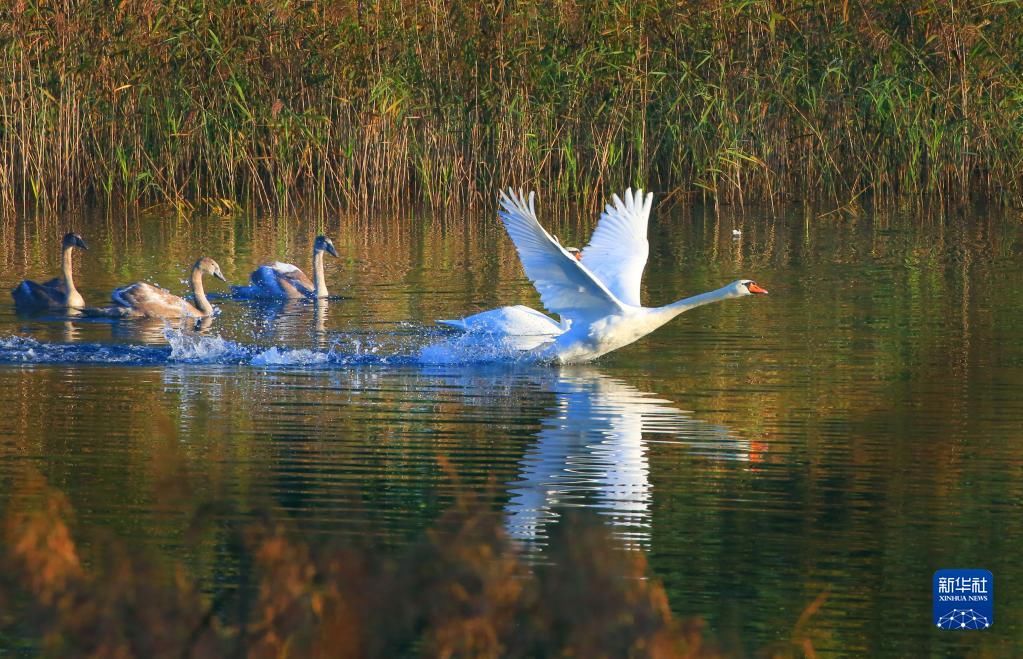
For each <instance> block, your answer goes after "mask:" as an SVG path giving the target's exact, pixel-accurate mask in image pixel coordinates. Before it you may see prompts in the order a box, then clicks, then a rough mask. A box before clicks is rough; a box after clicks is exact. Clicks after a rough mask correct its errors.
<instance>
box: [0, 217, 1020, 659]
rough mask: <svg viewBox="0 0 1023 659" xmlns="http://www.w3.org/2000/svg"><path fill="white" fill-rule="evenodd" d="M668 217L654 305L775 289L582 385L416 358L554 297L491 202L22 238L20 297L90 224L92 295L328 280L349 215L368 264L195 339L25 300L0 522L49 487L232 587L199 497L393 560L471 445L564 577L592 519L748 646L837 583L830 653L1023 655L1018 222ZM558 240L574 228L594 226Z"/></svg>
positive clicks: (36, 225) (38, 224)
mask: <svg viewBox="0 0 1023 659" xmlns="http://www.w3.org/2000/svg"><path fill="white" fill-rule="evenodd" d="M541 212H542V204H541ZM655 214H656V218H655V220H654V221H653V222H652V226H651V244H652V250H651V257H650V262H649V264H648V266H647V271H646V273H647V274H646V279H645V284H644V291H643V297H644V301H645V302H647V303H653V304H662V303H666V302H669V301H672V300H674V299H676V298H679V297H685V296H688V295H692V294H695V293H698V292H702V291H704V290H709V289H713V288H717V287H719V286H721V285H723V284H725V283H728V282H729V281H732V280H734V279H737V278H739V277H741V276H744V277H751V278H753V279H756V280H757V281H758V282H760V283H761V284H762V285H763V286H765V287H766V288H768V289H769V290H770V295H769V296H768V297H766V298H743V299H740V300H731V301H727V302H723V303H721V304H716V305H711V306H708V307H703V308H700V309H697V310H694V311H692V312H690V313H687V314H684V315H683V316H681V317H679V318H678V319H677V320H675V321H674V322H672V323H671V324H669V325H668V326H666V327H664V328H662V329H661V330H659V331H657V332H656V333H654V334H653V335H651V336H648V337H646V338H645V339H642V340H641V341H639V342H638V343H636V344H634V345H632V346H630V347H627V348H625V349H622V350H620V351H619V352H617V353H613V354H611V355H608V356H606V357H604V358H602V359H600V360H598V361H597V362H595V363H593V364H590V365H586V366H576V367H566V368H557V367H554V366H545V365H535V364H528V363H509V362H507V361H500V360H498V361H497V362H496V363H484V362H485V361H486V360H473V359H472V357H473V353H472V351H467V352H465V353H462V354H457V355H454V357H453V361H454V362H455V363H448V364H443V363H441V364H436V363H434V364H424V363H423V362H422V361H421V360H420V359H419V358H418V355H419V350H420V349H421V348H422V347H423V346H425V345H428V344H430V343H433V342H436V341H438V340H443V339H444V338H445V337H447V336H448V334H446V333H445V332H444V331H442V330H440V329H438V328H437V327H436V326H435V325H434V324H433V320H434V319H437V318H453V317H460V316H462V315H466V314H468V313H472V312H475V311H479V310H482V309H486V308H490V307H494V306H500V305H505V304H514V303H523V304H530V305H533V306H538V301H537V297H536V295H535V293H534V292H533V290H532V288H531V286H530V285H529V282H528V281H526V280H525V279H524V277H523V275H522V272H521V268H520V266H519V263H518V259H517V257H516V254H515V252H514V249H513V247H512V245H511V243H510V241H509V240H508V238H507V236H506V235H505V234H504V231H503V229H502V228H501V226H500V224H499V223H498V222H497V220H496V219H494V218H493V217H491V216H490V215H489V214H488V213H484V212H482V211H480V212H458V213H454V212H452V213H450V214H444V213H442V214H439V215H431V214H421V213H416V212H411V211H410V212H408V213H407V214H405V215H404V216H400V217H393V216H390V215H388V216H385V217H376V216H372V217H368V218H365V217H364V218H359V219H348V218H346V219H339V218H336V217H330V218H326V219H323V218H321V219H319V220H317V219H313V218H287V219H263V220H259V219H254V218H251V217H248V216H241V217H232V218H218V217H214V218H191V217H176V216H174V215H165V214H160V213H143V214H140V215H131V216H129V217H126V216H124V215H97V216H89V217H80V216H68V217H58V218H36V219H31V220H29V219H22V220H20V221H17V222H12V223H9V224H7V225H3V226H2V228H0V234H2V235H0V238H2V242H3V245H4V247H5V249H4V250H3V252H2V253H0V284H2V285H3V288H4V289H8V288H10V287H11V286H13V285H14V284H15V283H16V282H17V281H18V280H20V279H22V278H23V277H24V276H25V275H26V274H27V275H29V276H31V277H32V278H34V279H44V278H49V277H50V276H53V275H55V274H56V273H57V270H58V265H59V258H58V254H57V253H56V245H57V242H58V240H59V237H60V235H62V233H63V232H64V231H66V230H69V229H74V230H77V231H79V232H80V233H81V234H82V235H83V236H84V237H85V239H86V241H87V242H88V244H89V247H90V250H89V251H88V252H85V253H81V254H79V255H78V256H77V265H76V271H77V282H78V286H79V289H80V290H81V292H82V294H83V295H84V296H85V298H86V301H87V302H88V303H90V304H100V303H102V302H104V301H105V300H106V299H107V297H108V295H109V291H110V290H111V289H112V288H113V287H114V286H115V285H119V284H123V283H128V282H132V281H137V280H148V281H153V282H157V283H159V284H161V285H163V286H166V287H168V288H170V289H172V290H173V291H175V292H177V293H184V292H185V291H186V285H185V284H184V283H183V282H184V281H185V279H186V277H187V268H188V266H190V265H191V263H192V262H194V261H195V259H196V258H197V257H198V256H199V255H203V254H206V255H209V256H212V257H213V258H215V259H216V260H217V261H218V262H219V263H220V265H221V267H222V268H223V270H224V273H225V274H226V275H227V277H228V279H229V280H230V281H231V282H232V283H237V284H241V283H244V281H245V279H246V278H247V275H248V272H249V271H250V270H251V269H252V267H253V266H254V265H256V264H258V263H260V262H263V261H265V260H272V259H282V260H287V261H291V262H294V263H296V264H297V265H299V266H300V267H303V268H308V266H309V263H308V261H309V254H308V252H309V248H310V247H309V246H310V245H311V243H312V239H313V237H314V236H315V235H316V233H317V231H318V230H320V229H322V230H325V231H326V232H327V233H328V234H329V235H331V236H332V237H333V239H334V243H335V245H336V247H337V249H338V251H339V252H340V255H341V257H340V258H339V259H336V260H331V259H329V257H328V263H327V278H328V282H329V286H330V288H331V292H332V293H333V294H335V295H336V296H338V297H337V298H335V299H331V300H330V301H329V302H327V303H326V304H320V305H315V304H311V303H303V302H300V303H293V304H253V303H245V302H239V301H233V300H229V299H215V300H214V304H215V305H216V306H218V307H219V309H220V312H221V313H220V314H219V316H217V318H216V319H215V320H214V321H213V323H212V324H211V325H210V326H209V327H206V328H200V330H199V331H193V330H192V329H190V328H187V327H186V328H183V329H182V328H171V327H166V326H164V325H163V324H162V323H151V322H140V321H122V322H112V321H107V320H80V319H70V320H69V319H64V318H60V317H55V316H53V315H44V316H37V317H32V316H19V315H17V314H16V313H15V311H14V308H13V304H9V302H10V299H9V298H8V300H7V302H5V303H0V409H2V410H3V414H2V415H0V483H2V485H3V487H2V488H0V508H9V509H10V508H15V507H17V506H19V505H21V504H23V503H24V500H25V499H27V498H32V497H34V496H37V492H36V490H34V489H33V488H32V487H31V486H26V483H31V482H34V481H33V480H32V477H31V476H30V474H42V475H43V476H44V477H45V480H46V482H47V483H48V484H49V485H51V486H53V487H55V488H58V489H60V490H61V491H63V492H64V493H65V494H66V495H67V497H68V500H69V501H70V503H71V505H72V506H73V508H74V510H75V520H76V525H77V528H80V529H81V528H89V527H97V528H102V529H104V530H106V531H110V532H112V533H114V534H115V535H117V536H119V537H121V538H124V539H126V541H127V542H128V543H129V544H138V545H140V546H146V547H149V548H155V549H156V550H158V551H161V552H165V553H166V554H168V555H172V556H175V557H178V558H181V559H184V560H188V561H190V562H192V563H194V564H198V565H200V566H206V568H207V569H213V567H212V566H214V565H215V564H216V563H218V562H228V563H229V562H230V557H229V556H224V555H219V554H217V553H216V551H214V550H212V549H210V548H209V547H208V546H205V545H203V546H200V547H195V546H192V545H191V544H190V543H189V542H188V541H187V539H186V532H187V529H188V527H189V524H190V520H191V516H192V514H193V513H194V511H195V510H196V508H197V507H198V506H199V505H200V504H202V503H205V502H210V501H220V502H227V503H228V504H230V509H231V510H235V511H239V512H238V513H237V514H238V515H243V514H244V511H249V510H253V509H265V508H269V509H271V510H273V511H275V512H277V513H281V514H284V513H286V514H287V515H289V516H290V517H291V518H292V519H294V520H295V521H296V523H297V524H299V525H300V526H302V527H303V528H307V529H311V530H314V531H316V532H319V533H324V534H327V535H332V536H352V537H373V538H374V539H375V540H377V541H380V542H382V543H383V544H384V545H385V546H395V547H397V546H401V545H403V544H405V543H408V542H409V541H410V540H411V539H413V538H415V537H417V536H418V535H419V534H420V533H421V532H422V530H423V529H424V528H426V527H428V526H429V525H430V524H431V523H432V522H433V521H434V520H435V518H436V517H437V515H438V514H439V512H440V511H441V510H443V509H444V508H445V507H446V506H447V505H448V504H450V503H451V502H452V500H453V497H454V496H455V490H456V489H457V487H459V486H458V485H456V484H455V483H454V482H453V480H452V478H451V475H450V474H449V473H446V472H445V470H444V469H443V468H442V467H441V466H440V464H439V461H438V458H439V457H444V458H446V459H447V460H448V461H450V464H451V465H452V468H453V470H454V472H456V473H457V474H458V478H459V479H460V481H461V483H462V484H463V485H462V486H465V485H468V486H471V487H474V488H476V487H477V486H487V484H490V485H489V486H488V487H481V488H480V489H481V490H483V491H487V492H490V494H489V495H487V496H489V497H490V499H489V500H492V505H493V506H494V507H495V508H496V509H498V510H501V511H502V514H503V516H504V519H505V526H506V528H507V531H508V533H509V534H510V535H511V536H512V537H514V538H516V539H518V540H520V541H521V542H522V544H523V547H524V550H525V551H526V552H528V553H529V555H530V556H533V557H535V560H542V557H543V554H544V552H545V551H546V548H547V547H548V545H549V543H550V542H551V541H552V540H551V538H552V537H555V536H552V535H551V534H550V529H551V527H552V525H553V524H555V523H557V521H558V519H559V518H560V517H561V516H563V515H564V514H565V513H566V512H567V511H569V510H575V509H580V508H582V509H588V510H591V511H594V512H595V513H596V515H597V518H598V519H600V520H601V523H603V524H606V525H607V526H608V528H610V529H611V530H612V531H613V533H614V535H615V536H617V537H619V538H620V539H621V541H622V542H624V543H626V544H628V545H630V546H632V547H634V548H636V550H638V551H643V552H646V554H647V556H648V558H649V561H650V564H651V567H652V569H653V572H654V573H655V575H656V576H657V577H659V578H660V579H662V580H663V582H664V583H665V586H666V588H667V590H668V594H669V597H670V600H671V605H672V608H673V610H674V611H675V612H676V613H677V614H679V615H681V616H700V617H703V618H704V619H706V620H707V622H708V623H709V628H710V630H711V633H712V635H713V636H714V637H715V638H717V639H718V640H719V641H720V642H722V643H723V644H725V646H726V648H728V649H730V650H732V651H734V652H740V653H752V652H753V651H754V650H756V649H757V648H763V647H765V646H768V645H770V644H772V643H777V642H784V641H785V640H786V639H788V638H789V635H790V634H791V633H792V629H793V626H794V625H795V624H796V622H797V619H798V618H799V615H800V614H801V613H802V612H803V610H804V609H805V608H806V607H807V606H808V605H809V604H810V603H811V602H813V601H814V600H815V599H816V598H817V597H818V596H819V595H821V594H822V593H827V599H826V600H825V603H824V605H823V607H822V608H821V609H820V610H819V611H818V612H817V613H816V614H815V615H814V616H813V617H812V618H811V619H810V621H809V622H808V623H807V630H808V632H807V633H808V635H809V636H810V638H812V640H813V643H814V647H815V648H816V650H817V651H818V652H822V653H836V654H843V655H853V656H867V655H873V656H876V655H890V656H921V655H935V656H944V655H959V654H969V653H974V652H987V653H989V654H990V655H991V656H998V655H1002V656H1004V655H1008V654H1018V653H1020V652H1021V651H1023V624H1021V616H1023V598H1020V597H1019V596H1018V595H1017V594H1018V593H1020V592H1023V561H1021V559H1020V557H1019V548H1020V547H1023V516H1021V513H1023V423H1021V419H1023V390H1021V387H1023V341H1021V340H1020V329H1021V328H1023V224H1021V222H1020V219H1019V217H1018V216H1014V215H1010V216H1005V215H999V214H994V215H992V214H988V213H977V214H975V215H967V216H951V217H939V218H934V217H926V218H921V217H916V216H900V215H883V216H878V215H869V214H863V215H862V216H860V217H855V218H839V217H837V216H828V217H824V218H816V217H814V216H813V215H812V214H811V215H803V214H800V213H793V214H787V215H785V216H783V217H774V216H773V215H772V214H771V213H766V212H750V213H747V214H742V213H734V214H730V215H727V216H725V217H721V218H719V219H715V217H714V216H713V215H712V214H709V213H704V212H702V211H694V212H689V211H685V212H675V213H667V212H663V211H662V212H658V211H657V210H656V209H655ZM734 227H741V228H742V231H743V234H742V237H741V238H740V239H738V240H734V239H733V238H732V235H731V230H732V228H734ZM553 228H554V230H555V232H556V233H558V234H559V235H560V236H561V239H562V242H563V243H565V244H580V243H584V242H585V240H583V239H582V238H580V236H586V235H587V234H588V226H587V223H586V222H585V221H583V220H579V219H569V220H565V221H563V222H562V223H560V224H557V225H555V226H554V227H553ZM208 290H209V291H210V292H212V293H224V292H226V288H225V287H224V286H223V284H221V283H220V282H216V281H213V282H211V283H209V284H208ZM5 295H6V293H5ZM474 361H475V362H476V363H469V362H474ZM229 521H231V520H229V519H228V520H225V523H226V522H229ZM220 551H222V550H220ZM946 567H981V568H987V569H990V570H991V571H992V572H993V573H994V576H995V580H996V609H995V615H996V620H995V624H994V626H993V628H992V629H990V630H988V631H985V632H974V633H961V634H956V633H951V632H943V631H939V630H936V629H935V628H933V625H932V623H931V575H932V574H933V572H934V570H936V569H939V568H946Z"/></svg>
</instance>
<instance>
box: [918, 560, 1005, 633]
mask: <svg viewBox="0 0 1023 659" xmlns="http://www.w3.org/2000/svg"><path fill="white" fill-rule="evenodd" d="M933 586H934V593H933V594H934V625H935V626H936V627H938V628H939V629H950V630H958V631H968V630H973V629H987V628H988V627H990V626H991V625H993V624H994V622H995V605H994V602H995V578H994V576H992V574H991V572H990V571H989V570H980V569H953V570H938V571H937V572H935V573H934V584H933Z"/></svg>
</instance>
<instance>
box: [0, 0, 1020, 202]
mask: <svg viewBox="0 0 1023 659" xmlns="http://www.w3.org/2000/svg"><path fill="white" fill-rule="evenodd" d="M1020 24H1023V6H1021V4H1020V3H1011V2H1005V3H979V2H967V3H952V2H950V1H940V0H927V1H920V0H918V1H915V2H898V3H897V2H879V3H849V2H847V1H842V2H825V1H824V0H812V1H811V2H794V1H792V0H700V1H697V2H691V3H677V2H674V1H669V0H640V1H639V2H634V3H579V2H574V1H570V0H555V1H553V2H550V1H547V2H537V1H535V0H524V1H521V2H506V3H483V2H470V1H469V0H424V1H423V2H417V3H407V2H401V1H400V0H379V1H377V2H365V1H364V0H316V1H313V2H302V3H296V2H292V1H290V0H254V1H253V2H247V1H242V0H221V1H218V2H213V1H212V0H188V1H185V0H171V1H168V2H157V1H156V0H125V1H123V2H114V1H112V0H13V1H12V2H8V3H5V4H4V6H3V7H2V8H0V149H2V152H0V208H3V209H4V210H5V211H7V212H10V211H13V210H15V209H16V208H17V207H19V206H20V205H32V204H37V205H42V206H46V207H51V208H58V207H61V206H66V205H73V204H79V203H83V202H87V201H90V200H101V199H103V198H104V197H105V198H112V197H115V196H116V197H118V198H122V199H125V200H127V201H129V202H133V203H135V202H138V203H150V202H158V201H169V202H173V203H177V204H184V203H191V204H195V203H205V202H207V201H210V200H213V201H217V200H221V199H229V200H238V201H243V202H250V203H253V204H256V205H258V206H262V207H265V208H268V209H283V208H287V207H289V206H291V205H294V204H297V203H302V202H307V201H315V202H318V203H321V204H325V205H353V204H354V205H364V204H368V203H371V202H374V203H380V202H398V201H426V202H429V203H432V204H447V203H460V204H469V203H473V202H475V201H479V200H487V201H488V202H489V201H490V200H492V199H493V196H494V189H495V188H496V187H498V186H501V185H505V184H514V185H523V186H536V187H539V188H540V189H542V190H545V191H546V192H547V193H548V194H551V193H554V194H557V195H561V196H565V197H568V196H571V197H573V198H575V199H577V200H580V201H582V203H584V204H586V205H589V206H594V205H596V204H597V203H599V200H600V199H602V198H603V196H604V194H605V193H606V191H607V190H608V189H615V188H621V187H624V186H625V185H627V184H644V185H646V186H648V187H651V186H652V187H656V188H657V189H659V190H660V191H662V192H663V193H666V194H669V195H671V196H673V197H674V198H676V199H682V200H686V199H692V198H704V199H707V200H714V201H718V202H732V203H745V202H748V201H771V202H775V201H783V200H786V199H791V198H797V199H828V200H832V199H836V200H840V201H849V200H854V199H857V198H859V197H860V196H862V195H865V194H870V195H873V196H874V197H875V198H881V199H886V200H893V201H897V200H900V199H920V198H923V197H925V196H933V197H938V198H940V199H942V200H947V201H965V200H967V199H971V198H974V199H976V198H983V199H989V200H995V201H998V202H1003V203H1014V204H1018V203H1020V201H1021V200H1023V186H1021V176H1020V163H1021V162H1023V82H1021V76H1023V33H1021V32H1020V31H1019V30H1018V29H1015V26H1018V25H1020Z"/></svg>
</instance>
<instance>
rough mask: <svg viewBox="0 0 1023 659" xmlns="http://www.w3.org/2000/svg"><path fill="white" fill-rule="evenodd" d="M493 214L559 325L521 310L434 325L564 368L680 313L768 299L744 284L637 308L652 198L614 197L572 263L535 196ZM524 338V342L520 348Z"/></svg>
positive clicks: (510, 194)
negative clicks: (540, 216) (536, 354)
mask: <svg viewBox="0 0 1023 659" xmlns="http://www.w3.org/2000/svg"><path fill="white" fill-rule="evenodd" d="M500 201H501V208H502V210H501V211H500V212H499V213H498V215H499V216H500V217H501V220H502V221H503V222H504V226H505V229H507V231H508V235H509V236H510V237H511V239H512V242H514V243H515V248H516V249H517V250H518V253H519V258H520V259H521V260H522V266H523V268H524V269H525V271H526V276H527V277H529V279H530V280H531V281H532V282H533V285H534V286H535V287H536V290H537V291H539V293H540V301H541V302H542V303H543V305H544V307H546V308H547V309H548V310H549V311H551V312H553V313H557V314H559V315H560V316H561V318H562V321H561V322H560V323H559V322H557V321H555V320H554V319H553V318H550V317H548V316H545V315H544V314H541V313H540V312H538V311H533V310H531V309H530V310H528V313H527V312H526V311H524V310H525V309H526V308H525V307H504V308H502V309H495V310H492V311H485V312H483V313H479V314H476V315H474V316H469V317H468V318H463V319H461V320H459V321H450V320H449V321H440V322H442V323H444V324H446V325H451V326H455V327H459V328H460V329H463V330H465V331H469V332H480V333H481V334H486V335H491V336H494V337H495V338H498V339H500V340H512V344H513V345H515V347H517V348H519V349H524V350H534V349H540V351H541V356H542V357H543V358H548V359H556V360H557V361H560V362H562V363H572V362H585V361H589V360H592V359H596V358H597V357H600V356H601V355H606V354H607V353H609V352H611V351H612V350H617V349H618V348H621V347H622V346H626V345H628V344H630V343H632V342H633V341H636V340H637V339H640V338H642V337H644V336H646V335H647V334H649V333H651V332H653V331H654V330H656V329H657V328H659V327H660V326H661V325H664V324H665V323H667V322H668V321H670V320H671V319H672V318H674V317H675V316H678V315H679V314H681V313H684V312H686V311H689V310H690V309H694V308H696V307H699V306H702V305H704V304H710V303H711V302H718V301H719V300H727V299H729V298H733V297H742V296H745V295H766V294H767V291H766V290H765V289H763V288H761V287H760V286H759V285H757V283H756V282H754V281H752V280H750V279H739V280H737V281H734V282H732V283H731V284H728V285H727V286H724V287H722V288H719V289H718V290H716V291H711V292H709V293H703V294H701V295H696V296H693V297H689V298H686V299H684V300H679V301H678V302H675V303H673V304H668V305H665V306H663V307H655V308H650V307H643V306H641V304H640V299H639V293H640V282H641V281H642V278H643V268H644V267H645V266H646V260H647V255H648V254H649V251H650V246H649V244H648V243H647V237H646V233H647V222H648V220H649V218H650V206H651V204H652V203H653V194H652V193H651V194H648V195H647V196H646V198H645V199H644V198H643V191H642V190H637V191H636V192H635V193H633V192H632V190H631V189H630V190H627V191H626V192H625V195H624V200H622V199H620V198H619V197H618V195H614V196H613V197H612V201H613V204H608V205H607V206H606V207H605V209H604V212H603V213H602V214H601V216H600V222H598V223H597V228H596V230H595V231H594V232H593V237H592V238H591V239H590V244H589V245H587V246H586V247H585V248H583V250H582V258H581V259H577V258H576V257H575V256H574V255H573V254H571V253H569V252H568V251H567V250H566V249H565V248H564V247H562V246H561V245H560V244H559V243H558V241H557V240H556V239H554V238H553V237H552V236H551V235H550V234H549V233H547V232H546V231H545V230H544V228H543V227H542V226H540V222H539V221H538V220H537V219H536V211H535V208H534V203H533V202H534V193H532V192H530V193H529V198H528V201H527V200H526V198H525V196H524V195H523V194H522V192H521V191H520V192H519V193H518V194H516V193H515V192H514V191H513V190H511V189H509V190H508V191H507V193H505V192H502V193H501V199H500ZM523 337H526V338H527V340H522V339H523Z"/></svg>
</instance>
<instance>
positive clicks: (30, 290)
mask: <svg viewBox="0 0 1023 659" xmlns="http://www.w3.org/2000/svg"><path fill="white" fill-rule="evenodd" d="M76 247H77V248H78V249H89V248H88V247H86V246H85V241H84V240H82V237H81V236H79V235H78V234H77V233H69V234H67V235H65V236H64V240H63V241H61V260H60V277H56V278H54V279H51V280H49V281H46V282H43V283H42V284H40V283H38V282H34V281H32V280H31V279H26V280H24V281H22V282H21V283H20V284H18V285H17V287H15V288H14V289H12V290H11V296H12V297H13V298H14V306H15V307H17V308H18V309H80V308H82V307H84V306H85V300H84V299H83V298H82V295H81V293H79V292H78V289H77V288H75V280H74V277H73V276H72V271H71V252H72V251H73V250H74V249H75V248H76Z"/></svg>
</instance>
